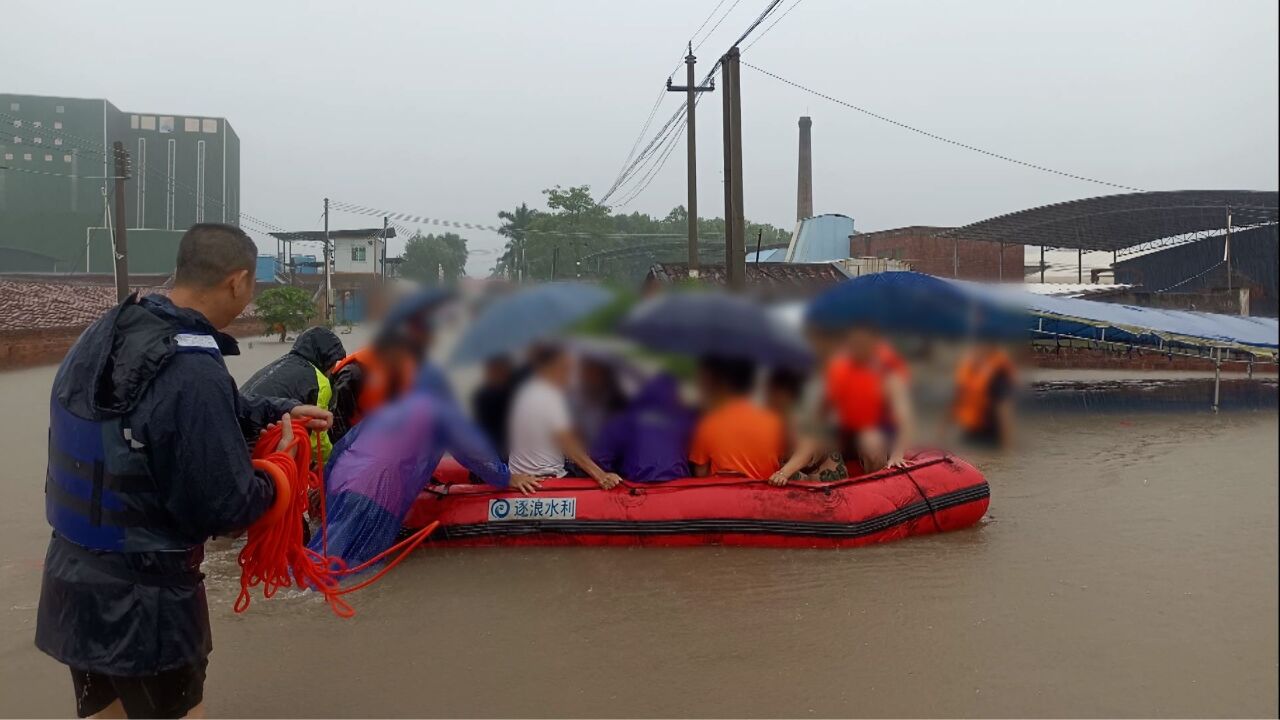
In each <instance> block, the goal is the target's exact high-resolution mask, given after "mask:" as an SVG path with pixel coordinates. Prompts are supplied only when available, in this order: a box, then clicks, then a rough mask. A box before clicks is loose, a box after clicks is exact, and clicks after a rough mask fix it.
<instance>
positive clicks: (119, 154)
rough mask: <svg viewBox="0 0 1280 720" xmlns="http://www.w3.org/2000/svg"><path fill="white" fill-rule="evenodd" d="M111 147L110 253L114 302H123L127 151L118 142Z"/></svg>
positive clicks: (126, 285) (126, 270)
mask: <svg viewBox="0 0 1280 720" xmlns="http://www.w3.org/2000/svg"><path fill="white" fill-rule="evenodd" d="M111 147H112V150H114V151H115V154H116V173H115V175H116V177H115V181H116V217H115V222H116V236H115V247H113V248H112V253H113V254H114V255H115V262H116V264H115V267H116V300H117V301H118V302H124V299H125V298H127V297H129V238H128V237H127V236H126V235H125V228H127V227H128V225H129V223H128V222H127V221H126V220H127V218H126V216H125V208H124V181H125V180H127V179H128V178H129V151H127V150H125V149H124V143H120V142H116V143H113V144H112V146H111Z"/></svg>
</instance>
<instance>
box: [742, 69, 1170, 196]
mask: <svg viewBox="0 0 1280 720" xmlns="http://www.w3.org/2000/svg"><path fill="white" fill-rule="evenodd" d="M742 64H743V65H744V66H746V67H749V68H751V69H752V70H755V71H756V72H758V73H760V74H762V75H767V76H768V77H771V78H773V79H774V80H777V81H779V82H781V83H784V84H786V85H790V86H792V87H794V88H796V89H798V90H803V91H805V92H807V93H809V94H810V95H815V96H817V97H820V98H822V99H824V100H829V101H831V102H833V103H835V104H837V105H842V106H844V107H847V108H849V109H850V110H855V111H857V112H860V113H862V114H863V115H866V116H868V117H872V118H875V119H876V120H879V121H881V122H885V123H888V124H890V125H893V126H895V127H899V128H902V129H903V130H909V131H911V132H913V133H916V134H917V135H923V136H924V137H927V138H929V139H931V140H937V141H938V142H942V143H946V144H948V145H954V146H955V147H958V148H962V149H964V150H969V151H972V152H976V153H978V154H981V155H986V156H987V157H990V158H995V159H996V160H1003V161H1005V162H1008V163H1013V164H1014V165H1021V166H1022V167H1025V168H1030V169H1032V170H1039V171H1040V172H1044V173H1049V174H1051V175H1058V176H1060V177H1065V178H1071V179H1072V180H1080V181H1082V182H1088V183H1093V184H1095V185H1104V186H1106V187H1113V188H1117V189H1120V190H1128V191H1131V192H1146V191H1145V190H1143V189H1142V188H1138V187H1133V186H1132V185H1123V184H1120V183H1113V182H1109V181H1107V180H1100V179H1098V178H1092V177H1088V176H1086V175H1077V174H1075V173H1071V172H1067V171H1065V170H1057V169H1055V168H1051V167H1048V166H1046V165H1040V164H1037V163H1033V162H1027V161H1026V160H1019V159H1017V158H1014V157H1010V156H1008V155H1002V154H1000V153H997V152H994V151H991V150H986V149H984V148H980V147H977V146H976V145H970V144H968V143H965V142H961V141H959V140H952V139H951V138H948V137H943V136H942V135H938V134H936V133H932V132H929V131H928V130H922V129H920V128H918V127H915V126H912V125H908V124H906V123H904V122H900V121H898V120H894V119H893V118H890V117H886V116H884V115H881V114H879V113H876V112H873V111H871V110H868V109H866V108H863V107H859V106H857V105H854V104H853V103H850V102H846V101H844V100H841V99H839V98H836V97H832V96H830V95H827V94H826V93H823V92H819V91H817V90H814V89H813V88H810V87H806V86H804V85H801V84H800V83H798V82H795V81H793V80H788V79H786V78H784V77H782V76H780V75H776V74H774V73H772V72H769V71H768V70H765V69H764V68H760V67H756V66H755V65H752V64H751V63H749V62H747V61H745V60H743V61H742Z"/></svg>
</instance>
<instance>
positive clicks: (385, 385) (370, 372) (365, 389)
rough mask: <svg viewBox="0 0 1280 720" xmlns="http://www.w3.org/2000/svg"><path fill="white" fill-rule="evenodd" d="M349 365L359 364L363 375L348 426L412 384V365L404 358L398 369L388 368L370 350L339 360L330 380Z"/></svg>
mask: <svg viewBox="0 0 1280 720" xmlns="http://www.w3.org/2000/svg"><path fill="white" fill-rule="evenodd" d="M352 363H355V364H357V365H359V366H360V369H361V370H362V371H363V373H364V374H363V377H362V379H361V383H360V395H359V397H358V398H357V399H356V406H357V407H356V413H355V415H354V416H353V417H351V418H350V420H349V423H350V424H351V425H355V424H356V423H358V422H360V420H361V419H363V418H364V416H365V415H366V414H367V413H369V412H372V411H373V410H375V409H377V408H378V406H380V405H382V404H383V403H385V402H386V401H388V400H391V399H393V398H395V397H396V396H398V395H399V394H400V393H402V392H404V391H405V390H406V389H408V387H409V385H410V383H412V382H413V374H414V366H413V363H412V362H411V361H410V360H409V359H408V358H406V359H405V360H404V361H403V362H402V363H401V364H400V367H398V368H396V367H392V366H390V365H388V363H386V362H385V361H383V359H382V358H380V357H378V354H377V353H375V352H374V351H373V348H372V347H364V348H360V349H359V350H357V351H355V352H353V353H351V354H350V355H348V356H346V357H344V358H342V359H341V360H339V361H338V364H337V365H334V366H333V374H332V375H331V377H337V375H338V372H339V371H341V370H342V368H344V367H346V366H348V365H350V364H352Z"/></svg>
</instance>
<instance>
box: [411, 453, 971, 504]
mask: <svg viewBox="0 0 1280 720" xmlns="http://www.w3.org/2000/svg"><path fill="white" fill-rule="evenodd" d="M950 462H954V460H953V458H952V456H951V455H941V456H938V457H931V458H929V459H927V460H918V461H916V460H913V461H911V464H910V465H909V466H908V467H909V468H910V469H912V470H919V469H921V468H926V467H929V466H930V465H937V464H939V463H950ZM901 472H902V469H901V468H884V469H881V470H877V471H875V472H873V473H867V474H866V475H858V476H856V477H850V478H842V479H840V480H831V481H827V482H821V481H816V480H793V481H791V482H789V483H787V488H788V489H791V490H808V491H810V492H824V493H825V492H831V491H832V490H834V489H835V488H840V487H844V486H846V485H857V484H860V483H865V482H872V481H874V480H879V479H881V478H885V477H889V476H891V475H897V474H899V473H901ZM702 479H703V480H704V482H689V481H688V480H687V479H686V480H682V481H680V483H679V484H672V483H640V482H627V481H625V480H624V481H623V482H622V486H623V487H625V488H627V489H628V490H630V491H631V494H632V495H650V494H656V493H662V492H679V491H681V490H690V489H693V488H712V487H741V486H745V485H764V484H767V483H768V482H769V481H768V480H759V479H756V478H749V477H735V476H726V475H713V476H710V477H706V478H702ZM575 480H576V481H578V484H579V486H578V487H573V486H567V485H557V484H551V485H543V487H544V489H545V490H546V491H578V490H600V489H601V488H600V486H599V485H598V484H597V483H596V481H595V480H588V479H585V478H550V479H548V482H550V483H566V482H573V481H575ZM454 487H458V488H466V489H467V491H466V492H465V493H454V492H451V489H452V488H454ZM426 492H429V493H432V494H433V495H439V496H444V495H463V494H465V495H466V496H467V497H475V496H479V495H502V494H505V493H507V492H510V491H509V490H507V489H506V488H496V487H491V486H488V485H471V484H469V483H453V484H433V485H428V486H427V487H426Z"/></svg>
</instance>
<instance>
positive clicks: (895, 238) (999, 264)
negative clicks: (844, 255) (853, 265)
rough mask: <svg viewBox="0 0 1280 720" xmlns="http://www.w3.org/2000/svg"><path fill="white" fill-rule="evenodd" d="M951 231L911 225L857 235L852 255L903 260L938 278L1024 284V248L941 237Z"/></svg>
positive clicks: (851, 248) (916, 268) (851, 243)
mask: <svg viewBox="0 0 1280 720" xmlns="http://www.w3.org/2000/svg"><path fill="white" fill-rule="evenodd" d="M949 230H951V228H945V227H931V226H927V225H912V226H910V227H904V228H895V229H893V230H878V231H875V232H865V233H857V234H855V235H853V236H852V237H850V238H849V255H850V256H851V257H878V258H887V259H891V260H900V261H902V262H905V263H907V264H909V265H910V266H911V269H912V270H915V271H916V272H922V273H928V274H930V275H937V276H938V277H949V278H960V279H961V280H991V281H999V280H1003V281H1005V282H1022V279H1023V273H1022V266H1023V246H1022V245H1020V244H1012V243H1009V244H1003V245H1002V244H1000V243H996V242H987V241H984V240H969V239H965V238H954V239H953V238H949V237H943V236H942V235H941V234H942V233H945V232H947V231H949Z"/></svg>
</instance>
